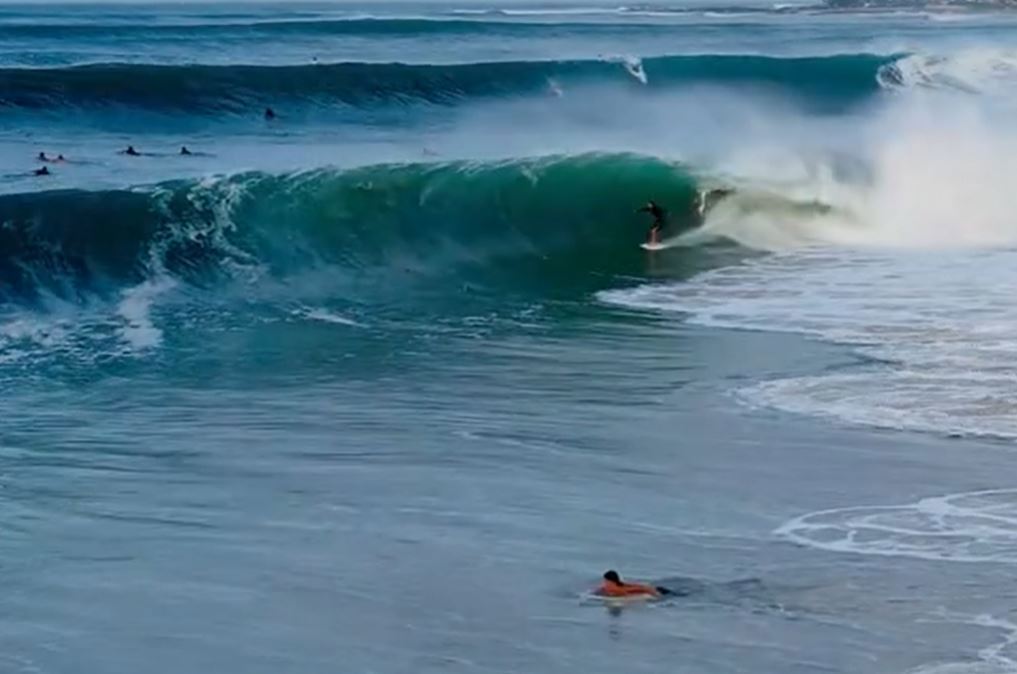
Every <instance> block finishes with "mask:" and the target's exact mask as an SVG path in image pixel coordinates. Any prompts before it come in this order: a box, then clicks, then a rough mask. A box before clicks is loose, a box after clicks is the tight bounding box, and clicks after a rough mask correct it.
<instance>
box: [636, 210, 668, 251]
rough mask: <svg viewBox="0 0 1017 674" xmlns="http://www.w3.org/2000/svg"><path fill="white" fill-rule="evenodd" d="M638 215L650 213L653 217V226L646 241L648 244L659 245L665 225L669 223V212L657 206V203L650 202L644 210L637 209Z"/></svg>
mask: <svg viewBox="0 0 1017 674" xmlns="http://www.w3.org/2000/svg"><path fill="white" fill-rule="evenodd" d="M636 213H649V214H650V215H651V216H652V217H653V224H651V225H650V232H649V234H648V235H647V238H646V241H647V243H658V242H659V241H660V230H662V229H663V228H664V223H665V222H666V221H667V211H665V210H664V209H663V208H661V207H660V206H659V205H657V202H656V201H650V202H647V204H646V205H645V206H643V207H642V208H640V209H637V210H636Z"/></svg>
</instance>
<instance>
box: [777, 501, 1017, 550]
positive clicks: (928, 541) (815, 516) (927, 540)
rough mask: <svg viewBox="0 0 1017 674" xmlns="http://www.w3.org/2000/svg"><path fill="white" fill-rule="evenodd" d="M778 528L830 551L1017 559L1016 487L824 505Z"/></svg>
mask: <svg viewBox="0 0 1017 674" xmlns="http://www.w3.org/2000/svg"><path fill="white" fill-rule="evenodd" d="M775 534H776V535H777V536H779V537H781V538H785V539H787V540H789V541H791V542H794V543H797V544H799V545H803V546H807V547H812V548H818V549H820V550H828V551H831V552H844V553H854V554H861V555H878V556H885V557H912V558H917V559H925V560H935V561H946V562H994V563H1003V564H1017V489H1000V490H990V491H978V492H967V493H959V494H950V495H947V496H937V497H931V498H925V499H922V500H920V501H918V502H916V503H913V504H910V505H901V506H860V507H855V508H836V509H832V510H822V511H818V512H814V513H809V514H807V515H802V516H800V517H796V518H794V519H792V520H790V521H788V522H786V523H785V524H783V525H781V526H780V527H779V528H778V529H777V530H776V532H775Z"/></svg>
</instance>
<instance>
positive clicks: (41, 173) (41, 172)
mask: <svg viewBox="0 0 1017 674" xmlns="http://www.w3.org/2000/svg"><path fill="white" fill-rule="evenodd" d="M32 175H35V176H48V175H53V174H52V173H50V172H49V167H47V166H43V167H41V168H37V169H35V170H34V171H32Z"/></svg>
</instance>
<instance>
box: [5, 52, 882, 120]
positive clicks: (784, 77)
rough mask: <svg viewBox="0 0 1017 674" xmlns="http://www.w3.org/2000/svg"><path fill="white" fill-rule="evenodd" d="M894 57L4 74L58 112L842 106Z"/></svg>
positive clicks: (16, 105)
mask: <svg viewBox="0 0 1017 674" xmlns="http://www.w3.org/2000/svg"><path fill="white" fill-rule="evenodd" d="M894 60H895V57H888V56H877V55H871V54H854V55H844V56H829V57H800V58H777V57H769V56H750V55H704V56H667V57H660V58H650V59H645V60H642V61H640V60H636V59H619V60H614V61H612V60H592V61H582V60H580V61H547V62H543V61H534V62H525V61H517V62H502V63H495V62H492V63H472V64H462V65H407V64H398V63H388V64H371V63H341V64H331V65H305V66H208V65H184V66H172V65H134V64H108V65H92V66H80V67H71V68H52V69H22V68H7V69H2V70H0V108H7V109H26V110H52V111H59V110H61V109H67V108H71V109H78V108H104V107H111V106H121V107H134V108H143V109H147V110H156V111H160V110H168V111H183V112H198V113H238V114H248V113H250V112H251V109H252V107H253V108H255V109H257V108H258V107H260V106H264V105H269V104H272V105H277V104H279V103H280V102H281V101H289V102H293V103H302V104H307V105H313V106H329V105H336V104H343V105H351V106H366V105H377V104H408V103H418V102H425V103H435V104H453V103H456V102H458V101H461V100H463V99H469V98H474V97H490V96H512V95H521V94H533V93H542V94H545V95H547V94H551V93H555V94H561V93H563V92H564V93H566V94H567V93H568V91H569V89H570V88H571V87H574V86H582V85H599V84H622V85H628V86H630V87H632V88H633V89H634V90H637V91H638V90H641V89H650V90H652V89H659V88H666V87H677V86H685V85H695V84H698V85H704V84H710V85H739V86H757V87H761V88H769V89H775V90H778V91H783V92H786V93H790V94H793V95H797V96H801V97H804V98H809V99H815V100H817V101H818V102H820V103H823V102H825V103H828V104H836V105H843V104H849V103H851V102H858V101H861V100H864V99H866V98H868V97H869V96H871V95H872V94H874V93H876V92H877V91H879V89H880V84H879V82H878V81H877V77H878V75H879V73H880V69H881V68H882V67H883V66H885V65H887V64H889V63H892V62H893V61H894Z"/></svg>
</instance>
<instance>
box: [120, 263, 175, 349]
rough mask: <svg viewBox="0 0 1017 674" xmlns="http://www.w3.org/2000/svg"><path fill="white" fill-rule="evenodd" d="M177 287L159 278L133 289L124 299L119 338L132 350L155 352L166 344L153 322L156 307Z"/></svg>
mask: <svg viewBox="0 0 1017 674" xmlns="http://www.w3.org/2000/svg"><path fill="white" fill-rule="evenodd" d="M174 285H175V283H174V282H173V281H171V280H170V279H168V278H158V279H154V280H148V281H145V282H143V283H140V284H138V285H136V286H134V287H132V288H129V289H127V290H125V291H124V292H123V294H122V295H121V299H120V303H119V304H118V305H117V315H118V317H119V318H120V320H121V325H120V328H119V334H120V338H121V339H122V340H123V341H124V342H126V343H127V345H128V346H129V347H130V348H131V349H132V350H135V351H142V350H146V349H153V348H156V347H158V346H159V345H160V344H161V343H162V330H160V329H159V328H158V327H156V326H155V324H154V323H153V321H152V315H151V313H152V304H153V303H154V302H155V300H156V298H157V297H158V296H159V295H161V294H163V293H164V292H166V291H167V290H169V289H170V288H172V287H173V286H174Z"/></svg>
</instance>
